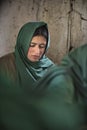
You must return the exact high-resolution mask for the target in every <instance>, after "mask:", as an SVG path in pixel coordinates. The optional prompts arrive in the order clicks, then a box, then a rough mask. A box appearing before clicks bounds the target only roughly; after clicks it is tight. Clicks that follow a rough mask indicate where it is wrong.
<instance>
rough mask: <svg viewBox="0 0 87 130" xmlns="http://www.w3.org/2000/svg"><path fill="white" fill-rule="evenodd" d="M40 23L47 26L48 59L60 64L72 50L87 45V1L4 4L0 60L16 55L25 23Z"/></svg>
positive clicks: (0, 14)
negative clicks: (20, 30)
mask: <svg viewBox="0 0 87 130" xmlns="http://www.w3.org/2000/svg"><path fill="white" fill-rule="evenodd" d="M40 20H41V21H45V22H47V23H48V27H49V32H50V35H51V46H50V48H49V51H48V53H47V55H48V56H49V57H50V58H51V59H52V60H53V61H54V62H55V63H57V64H58V63H59V62H60V61H61V59H62V58H63V56H64V55H65V54H66V53H68V52H69V51H70V50H71V49H74V48H76V47H78V46H80V45H82V44H86V43H87V36H86V34H87V0H25V1H24V0H1V1H0V57H1V56H3V55H5V54H7V53H9V52H12V51H14V48H15V44H16V37H17V34H18V31H19V29H20V28H21V26H22V25H23V24H24V23H26V22H28V21H40Z"/></svg>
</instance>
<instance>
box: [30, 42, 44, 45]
mask: <svg viewBox="0 0 87 130" xmlns="http://www.w3.org/2000/svg"><path fill="white" fill-rule="evenodd" d="M31 44H38V43H35V42H31ZM39 45H45V44H44V43H40V44H39Z"/></svg>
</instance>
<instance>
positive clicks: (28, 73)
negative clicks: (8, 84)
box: [15, 22, 53, 87]
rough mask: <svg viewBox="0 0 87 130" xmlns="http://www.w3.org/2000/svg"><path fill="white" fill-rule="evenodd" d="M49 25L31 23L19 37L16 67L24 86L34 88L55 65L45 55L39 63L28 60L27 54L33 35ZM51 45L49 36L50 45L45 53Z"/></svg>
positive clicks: (16, 49)
mask: <svg viewBox="0 0 87 130" xmlns="http://www.w3.org/2000/svg"><path fill="white" fill-rule="evenodd" d="M43 25H45V26H46V27H47V24H46V23H45V22H29V23H26V24H25V25H24V26H23V27H22V28H21V29H20V31H19V34H18V37H17V43H16V47H15V56H16V65H17V69H18V76H19V82H20V83H21V85H23V86H26V85H27V86H29V87H32V86H33V84H34V83H36V82H37V81H38V80H39V79H40V78H41V77H42V76H43V75H44V74H45V73H46V71H47V69H48V68H49V67H50V66H52V65H53V62H52V61H51V60H50V59H49V58H47V57H46V56H45V54H44V55H43V57H42V58H41V59H40V60H39V61H37V62H31V61H30V60H29V59H28V58H27V52H28V48H29V45H30V43H31V40H32V37H33V34H34V32H35V30H36V29H37V28H38V27H41V26H43ZM47 29H48V27H47ZM49 43H50V37H49V35H48V43H47V48H46V50H45V52H46V51H47V49H48V47H49Z"/></svg>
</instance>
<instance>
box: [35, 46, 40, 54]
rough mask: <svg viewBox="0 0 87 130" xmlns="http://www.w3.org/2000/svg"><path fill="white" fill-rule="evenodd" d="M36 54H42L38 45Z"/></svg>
mask: <svg viewBox="0 0 87 130" xmlns="http://www.w3.org/2000/svg"><path fill="white" fill-rule="evenodd" d="M35 54H40V48H39V46H38V45H37V46H36V47H35Z"/></svg>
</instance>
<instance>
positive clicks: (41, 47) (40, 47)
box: [27, 36, 46, 62]
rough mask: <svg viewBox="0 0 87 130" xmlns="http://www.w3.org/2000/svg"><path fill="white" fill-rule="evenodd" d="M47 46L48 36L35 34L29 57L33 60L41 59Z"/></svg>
mask: <svg viewBox="0 0 87 130" xmlns="http://www.w3.org/2000/svg"><path fill="white" fill-rule="evenodd" d="M45 48H46V38H45V37H43V36H34V37H33V38H32V40H31V44H30V47H29V49H28V53H27V58H28V59H29V60H30V61H32V62H35V61H39V60H40V58H41V57H42V55H43V54H44V51H45Z"/></svg>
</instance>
